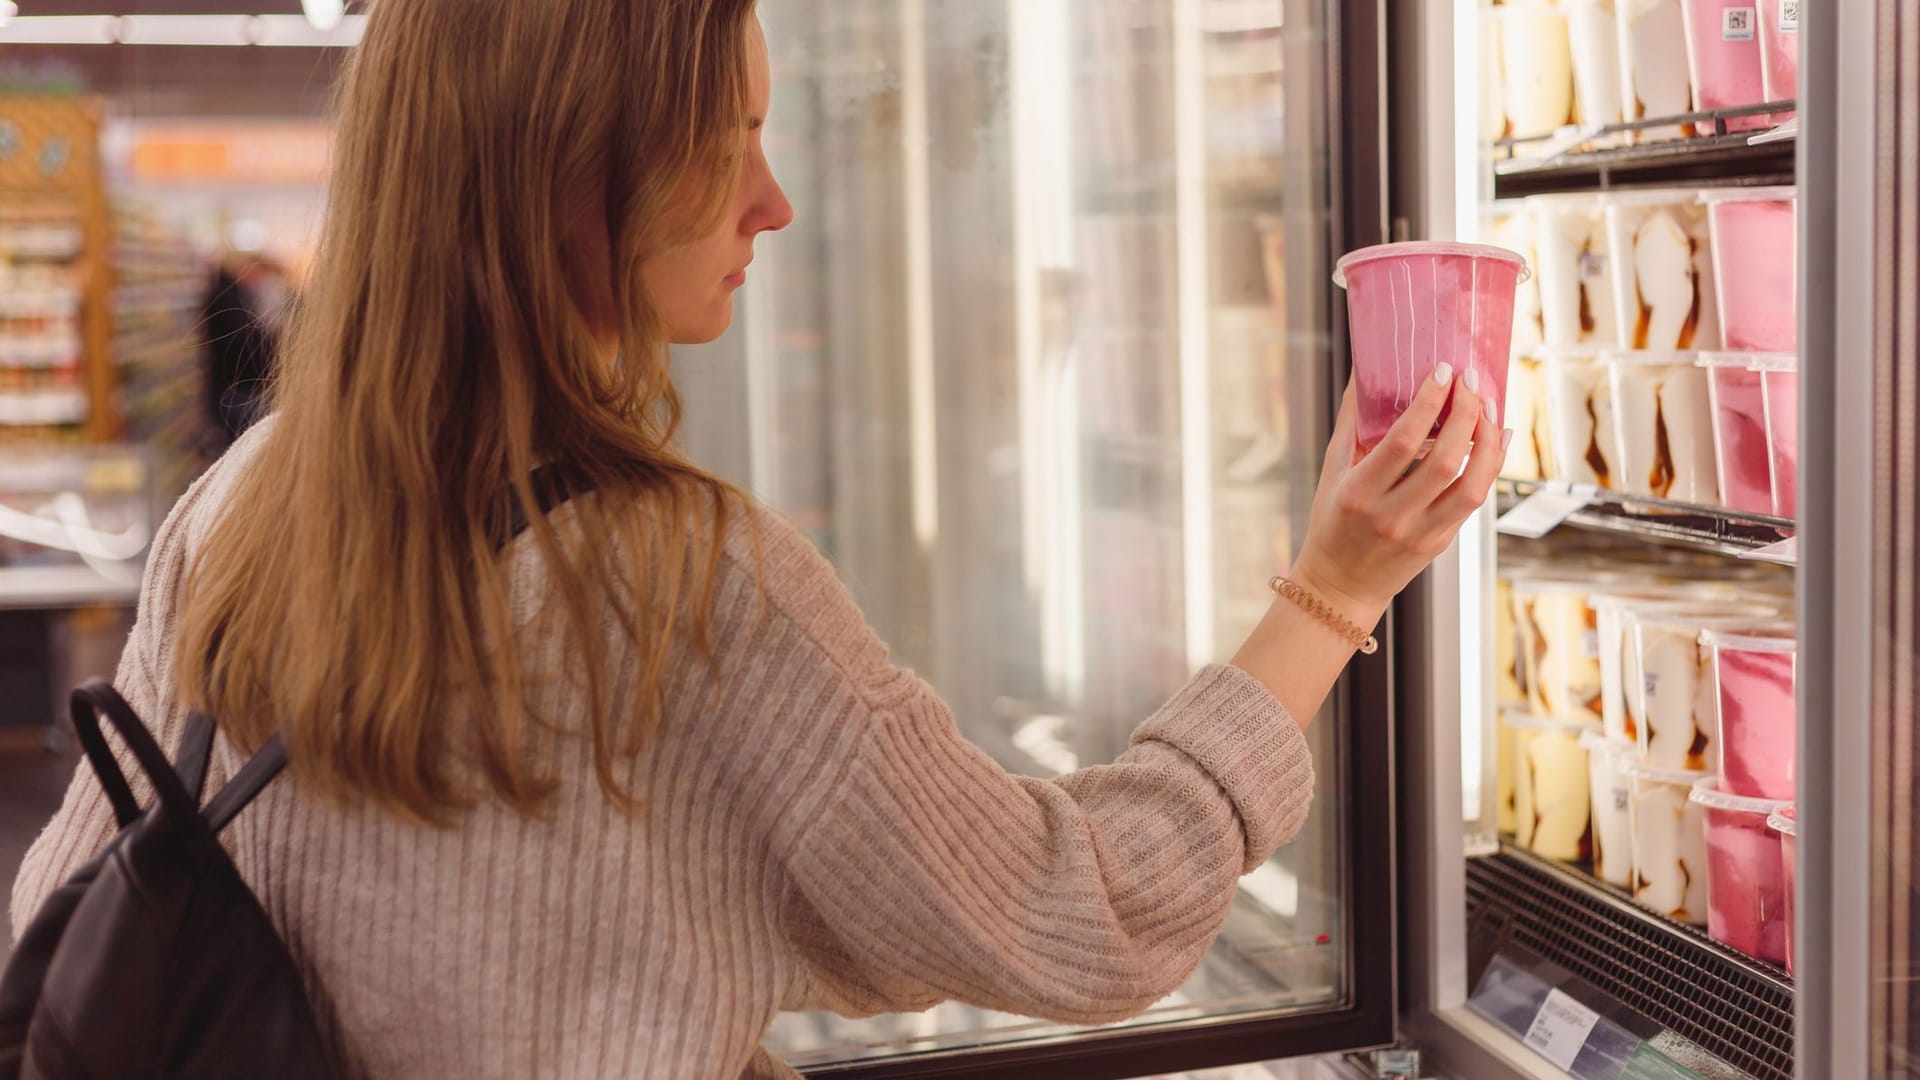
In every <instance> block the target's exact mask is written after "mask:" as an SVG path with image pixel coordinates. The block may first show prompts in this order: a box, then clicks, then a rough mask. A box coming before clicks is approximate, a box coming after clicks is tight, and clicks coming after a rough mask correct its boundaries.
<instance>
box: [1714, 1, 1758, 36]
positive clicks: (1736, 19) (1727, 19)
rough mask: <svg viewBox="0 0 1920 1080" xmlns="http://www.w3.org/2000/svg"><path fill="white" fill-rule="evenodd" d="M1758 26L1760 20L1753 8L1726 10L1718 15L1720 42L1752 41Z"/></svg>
mask: <svg viewBox="0 0 1920 1080" xmlns="http://www.w3.org/2000/svg"><path fill="white" fill-rule="evenodd" d="M1759 26H1760V19H1759V16H1758V14H1757V13H1756V12H1755V11H1754V9H1753V8H1750V7H1730V8H1727V9H1726V10H1724V11H1722V12H1721V13H1720V40H1721V41H1752V40H1753V38H1754V33H1755V32H1756V31H1757V30H1758V29H1759Z"/></svg>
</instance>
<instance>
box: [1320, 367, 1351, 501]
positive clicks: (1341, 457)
mask: <svg viewBox="0 0 1920 1080" xmlns="http://www.w3.org/2000/svg"><path fill="white" fill-rule="evenodd" d="M1359 418H1360V409H1359V405H1358V403H1357V400H1356V399H1355V397H1354V393H1353V380H1351V379H1349V380H1347V390H1346V393H1344V394H1342V395H1341V396H1340V415H1339V416H1338V417H1337V418H1336V419H1335V420H1334V422H1333V437H1332V438H1330V439H1328V440H1327V456H1326V459H1325V460H1324V461H1322V462H1321V463H1320V487H1321V489H1322V490H1325V489H1327V488H1329V487H1331V486H1332V485H1333V484H1335V483H1338V482H1339V480H1340V477H1341V476H1342V475H1344V474H1345V473H1346V471H1347V470H1348V469H1351V468H1353V453H1354V433H1355V432H1356V431H1358V430H1359V428H1360V419H1359Z"/></svg>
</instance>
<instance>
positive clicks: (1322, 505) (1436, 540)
mask: <svg viewBox="0 0 1920 1080" xmlns="http://www.w3.org/2000/svg"><path fill="white" fill-rule="evenodd" d="M1479 389H1480V386H1479V373H1478V372H1476V371H1472V370H1469V371H1468V373H1467V374H1466V375H1465V376H1463V377H1460V378H1455V377H1454V370H1453V366H1452V365H1451V364H1444V363H1443V364H1441V365H1439V366H1438V367H1437V368H1436V369H1435V370H1434V375H1433V378H1431V379H1429V380H1428V381H1427V382H1426V383H1425V384H1424V385H1422V386H1421V388H1420V391H1419V393H1417V394H1416V395H1414V399H1413V404H1412V405H1410V406H1409V407H1408V408H1407V411H1406V413H1405V414H1404V415H1403V416H1401V417H1400V419H1399V420H1397V421H1395V422H1394V425H1393V427H1392V429H1390V430H1389V431H1388V432H1387V435H1386V437H1385V438H1384V439H1382V440H1381V441H1380V444H1379V445H1378V446H1376V447H1374V448H1373V449H1372V450H1371V451H1369V452H1368V453H1367V454H1366V455H1365V456H1364V457H1362V456H1360V455H1359V453H1358V448H1357V447H1356V446H1355V443H1354V431H1355V427H1356V423H1355V406H1354V396H1353V387H1352V385H1351V384H1349V385H1348V387H1347V393H1346V398H1345V400H1344V401H1343V402H1342V403H1341V406H1340V419H1339V421H1338V422H1337V423H1335V425H1334V430H1333V441H1332V443H1331V444H1330V445H1329V446H1328V448H1327V459H1326V464H1325V465H1323V466H1322V468H1321V471H1320V487H1319V490H1318V491H1317V492H1316V493H1315V494H1314V499H1313V515H1312V517H1311V518H1310V519H1309V521H1308V523H1307V539H1306V543H1304V544H1303V545H1302V546H1301V549H1300V556H1299V558H1297V559H1295V560H1294V565H1293V572H1292V573H1291V574H1290V575H1289V576H1290V577H1292V578H1293V580H1294V581H1295V582H1297V583H1298V584H1299V585H1300V586H1301V587H1302V588H1304V589H1306V590H1308V591H1309V592H1312V593H1314V594H1316V595H1318V596H1319V597H1320V598H1321V599H1322V600H1324V601H1326V602H1327V603H1328V604H1331V605H1332V606H1333V607H1334V609H1335V610H1337V611H1339V612H1340V613H1341V614H1342V615H1345V616H1346V617H1347V618H1349V619H1351V620H1353V622H1354V623H1355V624H1356V625H1359V626H1369V627H1370V626H1373V625H1374V624H1375V623H1377V622H1379V621H1380V617H1381V616H1382V615H1383V614H1385V613H1386V609H1387V605H1388V604H1389V603H1391V602H1392V601H1393V598H1394V597H1395V596H1396V595H1398V594H1399V592H1400V590H1402V589H1404V588H1406V587H1407V583H1408V582H1410V581H1412V580H1413V579H1414V577H1415V576H1417V575H1418V574H1419V573H1420V571H1422V570H1424V569H1426V568H1427V565H1428V564H1429V563H1431V562H1433V560H1434V559H1436V558H1438V557H1439V556H1440V554H1441V553H1442V552H1444V551H1446V550H1447V547H1448V545H1450V544H1452V543H1453V538H1454V536H1455V534H1457V533H1458V532H1459V531H1460V526H1461V525H1463V524H1465V522H1466V520H1467V518H1469V517H1471V516H1472V515H1473V512H1474V511H1475V510H1477V509H1479V508H1480V506H1481V505H1482V504H1483V503H1485V502H1486V500H1487V493H1488V492H1489V491H1490V490H1492V487H1493V481H1494V478H1495V477H1496V476H1498V475H1499V472H1500V466H1501V464H1502V463H1503V462H1504V461H1505V460H1506V450H1507V444H1508V443H1509V442H1511V441H1512V438H1513V433H1512V432H1503V431H1501V430H1500V424H1499V416H1498V415H1497V410H1496V409H1495V407H1494V404H1493V402H1492V400H1491V399H1483V398H1482V397H1481V396H1480V395H1479V393H1478V391H1479ZM1449 398H1451V400H1452V402H1453V411H1452V412H1451V413H1450V414H1449V415H1448V417H1447V422H1446V424H1445V425H1444V426H1442V427H1441V429H1440V433H1439V435H1438V436H1436V437H1435V438H1434V445H1433V449H1432V450H1431V451H1429V452H1428V453H1427V454H1426V456H1425V457H1422V456H1421V455H1420V450H1421V448H1422V447H1423V446H1424V445H1425V444H1426V442H1427V438H1428V435H1429V433H1430V432H1432V431H1433V424H1434V421H1435V420H1437V419H1438V418H1439V416H1440V411H1441V409H1442V408H1444V407H1445V406H1446V403H1447V401H1448V400H1449ZM1463 463H1464V467H1463Z"/></svg>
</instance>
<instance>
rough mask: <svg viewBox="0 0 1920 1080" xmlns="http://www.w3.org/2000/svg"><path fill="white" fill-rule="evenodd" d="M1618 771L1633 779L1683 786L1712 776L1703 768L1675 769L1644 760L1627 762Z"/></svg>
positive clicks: (1690, 785) (1691, 784)
mask: <svg viewBox="0 0 1920 1080" xmlns="http://www.w3.org/2000/svg"><path fill="white" fill-rule="evenodd" d="M1620 771H1621V772H1624V773H1626V774H1627V775H1628V776H1631V777H1633V778H1634V779H1635V780H1652V781H1653V782H1655V783H1657V784H1677V785H1682V786H1685V787H1692V786H1693V785H1695V784H1697V783H1699V782H1700V781H1702V780H1708V779H1711V778H1712V777H1713V774H1712V773H1711V772H1708V771H1707V770H1705V769H1675V768H1671V767H1669V766H1666V765H1649V764H1647V763H1646V762H1644V761H1633V762H1628V763H1627V764H1626V765H1625V766H1624V767H1622V768H1621V770H1620Z"/></svg>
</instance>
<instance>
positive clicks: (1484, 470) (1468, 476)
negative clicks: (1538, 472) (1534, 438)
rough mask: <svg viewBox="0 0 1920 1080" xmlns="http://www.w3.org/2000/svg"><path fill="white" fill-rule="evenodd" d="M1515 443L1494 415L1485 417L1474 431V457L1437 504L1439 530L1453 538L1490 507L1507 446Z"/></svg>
mask: <svg viewBox="0 0 1920 1080" xmlns="http://www.w3.org/2000/svg"><path fill="white" fill-rule="evenodd" d="M1512 441H1513V432H1511V431H1502V430H1500V426H1499V425H1498V424H1496V423H1494V422H1493V417H1492V416H1491V415H1490V414H1488V413H1485V412H1483V413H1482V414H1481V417H1480V423H1479V424H1478V426H1476V427H1475V428H1474V431H1473V453H1472V454H1469V455H1468V456H1467V467H1466V469H1465V470H1463V471H1462V472H1461V473H1460V476H1459V478H1458V479H1456V480H1455V481H1454V482H1453V483H1452V484H1450V485H1448V486H1447V489H1446V491H1445V492H1443V493H1442V494H1441V495H1440V497H1439V498H1438V499H1436V500H1435V501H1434V504H1433V514H1434V516H1435V517H1436V518H1437V520H1436V521H1435V522H1434V525H1435V527H1436V528H1440V529H1444V530H1446V531H1447V534H1448V535H1449V536H1451V535H1452V534H1453V532H1454V531H1456V530H1458V529H1459V528H1460V523H1461V522H1463V521H1465V520H1467V518H1469V517H1471V516H1473V512H1474V511H1475V510H1478V509H1480V507H1481V506H1482V505H1483V504H1485V503H1486V501H1487V493H1488V492H1490V491H1492V490H1493V482H1494V480H1496V479H1498V478H1499V476H1500V466H1502V465H1504V464H1506V460H1507V445H1508V444H1509V443H1511V442H1512Z"/></svg>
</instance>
